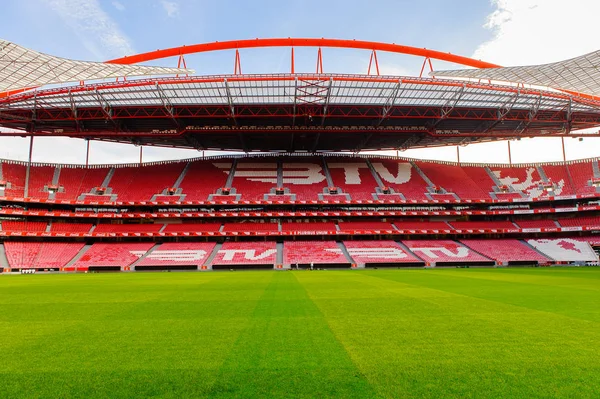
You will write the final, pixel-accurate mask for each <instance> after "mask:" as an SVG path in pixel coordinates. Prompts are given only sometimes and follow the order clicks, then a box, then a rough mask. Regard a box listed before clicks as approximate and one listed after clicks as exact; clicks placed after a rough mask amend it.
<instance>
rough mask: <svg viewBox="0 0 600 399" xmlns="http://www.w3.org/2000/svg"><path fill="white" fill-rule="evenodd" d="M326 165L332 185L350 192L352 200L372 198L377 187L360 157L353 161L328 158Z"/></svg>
mask: <svg viewBox="0 0 600 399" xmlns="http://www.w3.org/2000/svg"><path fill="white" fill-rule="evenodd" d="M327 167H328V169H329V174H330V175H331V180H332V181H333V186H334V187H339V188H341V189H342V191H343V192H344V193H348V194H350V197H351V199H352V200H354V201H368V200H373V195H372V194H373V193H375V192H376V190H375V187H378V186H379V185H378V184H377V181H375V178H374V177H373V174H372V173H371V170H370V169H369V166H368V165H367V163H366V162H365V161H364V160H362V159H356V160H353V161H348V160H343V159H336V158H328V159H327Z"/></svg>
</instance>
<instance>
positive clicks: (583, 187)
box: [567, 161, 598, 195]
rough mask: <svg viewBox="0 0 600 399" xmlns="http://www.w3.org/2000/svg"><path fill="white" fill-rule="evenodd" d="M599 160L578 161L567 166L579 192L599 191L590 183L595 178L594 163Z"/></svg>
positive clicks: (592, 193)
mask: <svg viewBox="0 0 600 399" xmlns="http://www.w3.org/2000/svg"><path fill="white" fill-rule="evenodd" d="M597 162H598V161H591V162H590V161H588V162H577V163H574V164H571V165H568V166H567V169H569V173H570V174H571V178H572V179H573V185H574V186H575V191H576V192H577V194H586V195H594V194H597V193H598V191H597V189H596V187H594V186H591V185H590V184H589V182H590V181H591V180H592V179H593V178H594V170H593V167H592V164H593V163H597Z"/></svg>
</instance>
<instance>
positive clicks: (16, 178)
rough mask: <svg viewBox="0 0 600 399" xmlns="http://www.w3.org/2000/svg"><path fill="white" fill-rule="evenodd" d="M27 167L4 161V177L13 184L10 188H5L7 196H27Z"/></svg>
mask: <svg viewBox="0 0 600 399" xmlns="http://www.w3.org/2000/svg"><path fill="white" fill-rule="evenodd" d="M26 169H27V168H26V167H25V165H22V164H14V163H9V162H3V163H2V179H3V180H4V181H6V182H8V183H10V184H11V187H10V188H7V189H5V190H4V196H5V197H19V198H20V197H24V196H25V173H26Z"/></svg>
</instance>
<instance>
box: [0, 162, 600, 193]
mask: <svg viewBox="0 0 600 399" xmlns="http://www.w3.org/2000/svg"><path fill="white" fill-rule="evenodd" d="M232 162H233V160H232V159H222V160H219V159H215V160H211V161H191V162H190V163H189V168H188V169H187V170H186V173H185V176H184V178H183V180H182V182H181V184H180V186H179V188H180V189H181V193H182V195H185V197H184V198H183V199H184V200H187V201H208V200H209V196H211V195H217V190H219V189H220V188H225V185H226V182H227V176H228V174H229V173H230V170H231V165H232ZM322 162H323V159H322V158H320V157H305V158H297V157H283V156H282V157H278V158H268V157H265V158H249V159H240V160H238V162H237V167H236V172H235V175H234V178H233V181H232V188H234V189H235V190H236V191H235V192H232V193H231V194H229V195H219V196H218V197H217V196H216V197H214V198H212V197H211V198H212V199H213V200H219V201H228V200H236V199H238V197H239V199H241V200H252V201H254V200H264V199H269V200H273V199H276V197H273V195H270V196H269V197H268V198H265V194H272V192H271V189H274V188H277V186H278V185H279V184H278V181H277V164H278V163H281V169H282V172H281V173H282V181H281V185H282V187H281V188H283V189H285V192H286V195H281V197H280V198H279V199H281V200H290V199H291V197H290V196H289V195H288V194H292V195H295V196H296V200H299V201H312V200H318V199H319V194H323V190H324V189H326V188H327V187H328V186H329V184H328V183H327V179H326V177H325V172H324V170H323V164H322ZM327 162H328V165H329V167H328V168H329V170H330V174H331V177H332V180H333V182H332V184H333V186H337V187H339V188H341V189H342V191H343V192H344V193H348V194H349V195H350V196H351V198H352V200H372V199H373V195H372V194H375V193H376V192H377V190H376V189H379V187H377V186H378V182H377V179H376V178H375V176H373V173H372V171H371V170H370V169H369V167H368V163H367V162H366V161H365V160H364V159H361V158H344V157H339V158H338V157H335V158H334V157H330V158H327ZM370 162H371V164H372V165H373V168H374V170H375V171H376V174H377V176H378V177H379V180H381V184H383V185H384V186H385V187H387V188H389V189H392V190H393V191H395V192H396V193H397V194H398V193H399V194H402V195H403V196H404V198H405V199H406V200H415V201H424V200H429V199H431V198H433V199H435V200H440V201H442V200H450V201H454V200H455V199H456V198H455V196H454V195H453V194H456V195H457V196H458V197H459V198H461V199H465V200H482V199H483V200H490V199H491V198H492V196H490V193H491V192H494V190H495V189H496V190H497V187H496V183H495V181H494V180H493V179H492V177H491V176H490V175H489V174H488V172H487V170H486V168H485V167H483V166H458V165H454V164H446V163H438V162H425V161H414V164H415V165H418V166H419V168H420V169H421V170H422V171H423V173H424V174H425V176H427V178H428V179H429V180H431V182H432V184H433V185H434V186H439V187H441V188H444V189H446V190H447V191H448V192H450V193H453V194H432V193H431V194H430V193H429V191H428V184H427V183H426V181H425V180H424V179H423V177H421V175H420V174H419V173H418V172H417V170H416V169H415V168H413V165H412V164H411V162H407V161H406V160H391V159H378V158H372V159H371V160H370ZM594 162H597V161H583V162H578V163H574V164H571V165H568V167H565V166H564V165H542V166H541V167H539V166H514V167H508V166H490V171H491V173H492V174H493V175H494V176H496V178H497V179H498V180H499V183H500V186H508V187H509V188H512V190H513V191H509V192H498V191H495V194H494V197H496V198H498V199H500V200H508V199H519V198H522V197H521V193H522V194H524V195H525V196H526V197H530V198H543V197H548V196H549V195H563V196H564V195H571V194H575V193H577V194H589V195H593V194H599V195H600V192H598V193H597V192H596V188H595V187H593V186H590V185H589V182H590V181H591V180H592V179H594V173H593V168H592V165H593V163H594ZM186 165H188V163H186V162H172V163H169V162H165V163H163V164H158V165H147V166H141V167H137V166H136V167H116V168H114V175H113V176H112V178H111V179H110V181H108V187H107V189H112V193H111V192H110V191H108V192H107V194H106V195H100V196H96V197H94V195H97V193H96V192H95V191H94V189H95V188H97V187H102V186H103V183H104V181H105V179H106V178H107V176H108V175H109V171H110V169H108V168H91V169H86V168H84V167H61V168H60V174H59V179H58V185H57V186H58V188H59V192H57V193H56V195H55V198H56V199H57V200H75V199H78V198H79V197H80V195H81V194H90V195H89V196H86V199H88V200H90V201H109V200H110V199H111V196H110V195H108V194H114V195H115V196H116V200H117V201H121V202H130V201H135V202H139V201H150V200H152V198H153V197H154V196H159V195H161V196H160V199H161V200H162V201H169V202H170V201H178V200H179V199H180V197H179V195H178V193H176V195H166V192H165V189H170V188H175V187H173V186H174V185H175V183H176V181H177V179H178V177H179V176H180V175H181V173H182V171H183V170H184V168H185V167H186ZM55 168H56V167H55V166H33V167H32V168H31V176H30V182H29V196H30V197H32V198H36V199H47V198H48V193H47V191H44V186H46V185H49V184H51V183H52V179H53V175H54V171H55ZM25 171H26V166H25V165H24V164H16V163H10V162H6V161H4V162H3V163H2V178H1V179H0V180H2V181H6V182H7V183H10V184H11V188H6V189H5V196H8V197H23V195H24V187H25ZM540 172H543V173H545V174H546V175H547V177H548V179H550V181H551V182H552V184H554V185H555V187H556V190H554V191H547V189H546V188H547V186H548V185H549V184H550V183H549V182H544V179H543V178H542V175H541V174H540ZM61 191H62V192H61ZM430 191H431V190H430ZM163 192H165V194H164V195H163V194H162V193H163ZM233 194H239V196H238V195H233ZM380 195H381V197H380V198H385V199H395V200H397V199H400V196H399V195H396V194H380ZM324 197H325V199H326V200H332V201H345V200H346V198H347V197H346V196H345V195H337V196H335V195H325V196H324Z"/></svg>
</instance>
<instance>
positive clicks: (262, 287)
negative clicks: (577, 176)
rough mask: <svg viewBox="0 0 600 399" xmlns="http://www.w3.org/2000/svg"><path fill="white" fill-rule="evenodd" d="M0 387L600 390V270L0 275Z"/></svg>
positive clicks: (363, 393)
mask: <svg viewBox="0 0 600 399" xmlns="http://www.w3.org/2000/svg"><path fill="white" fill-rule="evenodd" d="M0 306H1V308H0V337H1V338H0V373H1V374H0V397H1V398H17V397H23V398H38V397H44V398H65V397H79V398H94V397H98V398H126V397H132V396H143V397H167V398H184V397H214V398H229V397H237V398H263V397H290V398H291V397H294V398H328V397H340V398H377V397H380V398H449V397H456V398H548V397H563V398H599V397H600V268H581V269H578V268H553V269H478V270H476V269H452V270H381V269H380V270H369V271H350V270H348V271H315V272H308V271H297V272H233V273H230V272H221V273H217V272H215V273H137V274H136V273H131V274H123V273H122V274H85V275H82V274H79V275H26V276H0Z"/></svg>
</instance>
